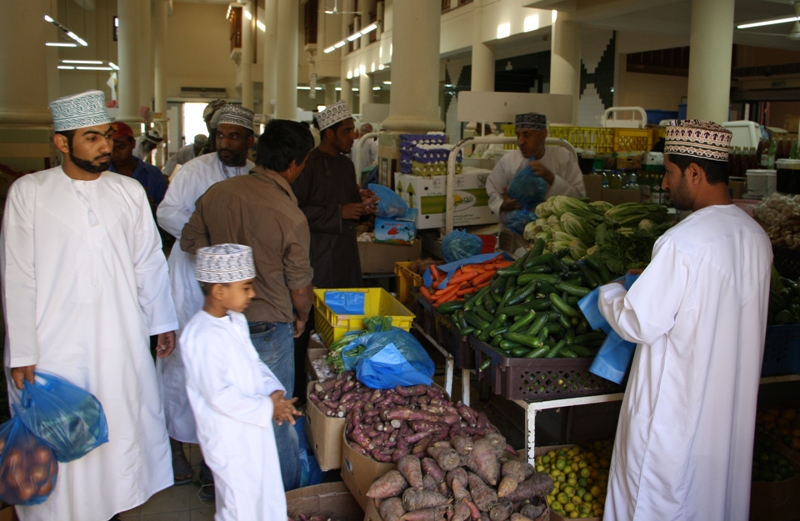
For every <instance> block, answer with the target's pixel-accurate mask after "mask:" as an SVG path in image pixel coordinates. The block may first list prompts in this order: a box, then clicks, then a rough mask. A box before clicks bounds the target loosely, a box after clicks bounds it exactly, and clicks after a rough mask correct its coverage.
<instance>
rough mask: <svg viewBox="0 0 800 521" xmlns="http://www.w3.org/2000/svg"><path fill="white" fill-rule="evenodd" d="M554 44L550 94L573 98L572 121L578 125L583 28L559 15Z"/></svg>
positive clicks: (571, 122) (551, 49)
mask: <svg viewBox="0 0 800 521" xmlns="http://www.w3.org/2000/svg"><path fill="white" fill-rule="evenodd" d="M552 38H553V43H552V47H551V48H550V94H569V95H571V96H572V121H557V122H554V123H569V124H572V125H577V123H578V102H579V101H580V94H581V26H580V24H578V23H575V22H570V21H568V20H565V19H564V14H563V13H559V15H558V18H557V19H556V21H555V22H553V36H552Z"/></svg>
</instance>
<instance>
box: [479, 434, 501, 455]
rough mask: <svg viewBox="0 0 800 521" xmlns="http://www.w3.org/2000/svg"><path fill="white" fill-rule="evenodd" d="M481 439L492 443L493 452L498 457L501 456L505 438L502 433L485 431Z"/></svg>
mask: <svg viewBox="0 0 800 521" xmlns="http://www.w3.org/2000/svg"><path fill="white" fill-rule="evenodd" d="M483 439H485V440H486V441H488V442H489V443H490V444H491V445H492V448H493V449H494V452H495V454H496V455H497V457H498V458H499V457H501V456H502V455H503V453H504V452H505V451H506V439H505V437H504V436H503V435H502V434H500V433H497V432H487V433H486V436H484V438H483Z"/></svg>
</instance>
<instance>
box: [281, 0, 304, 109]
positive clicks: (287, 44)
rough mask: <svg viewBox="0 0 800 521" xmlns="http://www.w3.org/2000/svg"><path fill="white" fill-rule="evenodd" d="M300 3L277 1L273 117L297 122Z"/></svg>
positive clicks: (291, 0)
mask: <svg viewBox="0 0 800 521" xmlns="http://www.w3.org/2000/svg"><path fill="white" fill-rule="evenodd" d="M299 24H300V2H298V1H297V0H279V1H278V70H279V71H281V73H280V75H279V76H278V78H277V82H278V87H277V91H278V96H277V97H278V106H277V108H276V109H275V117H277V118H280V119H291V120H293V121H296V120H297V42H298V37H299V27H298V25H299Z"/></svg>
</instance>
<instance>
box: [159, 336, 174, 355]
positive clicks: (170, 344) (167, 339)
mask: <svg viewBox="0 0 800 521" xmlns="http://www.w3.org/2000/svg"><path fill="white" fill-rule="evenodd" d="M173 349H175V331H168V332H166V333H160V334H159V335H158V343H157V344H156V356H158V357H159V358H166V357H168V356H169V355H170V353H172V350H173Z"/></svg>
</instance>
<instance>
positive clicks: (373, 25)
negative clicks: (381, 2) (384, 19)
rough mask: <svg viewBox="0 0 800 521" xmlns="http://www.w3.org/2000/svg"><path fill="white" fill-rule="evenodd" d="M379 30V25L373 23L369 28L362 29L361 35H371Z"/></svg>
mask: <svg viewBox="0 0 800 521" xmlns="http://www.w3.org/2000/svg"><path fill="white" fill-rule="evenodd" d="M377 28H378V24H376V23H374V22H373V23H371V24H369V25H368V26H366V27H364V28H363V29H361V34H367V33H371V32H372V31H374V30H375V29H377Z"/></svg>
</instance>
